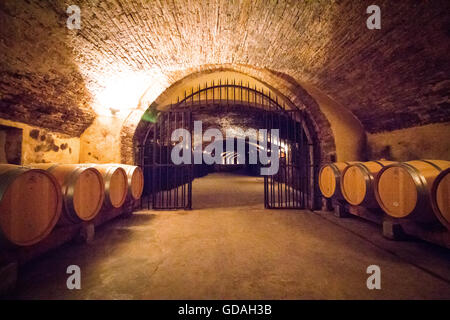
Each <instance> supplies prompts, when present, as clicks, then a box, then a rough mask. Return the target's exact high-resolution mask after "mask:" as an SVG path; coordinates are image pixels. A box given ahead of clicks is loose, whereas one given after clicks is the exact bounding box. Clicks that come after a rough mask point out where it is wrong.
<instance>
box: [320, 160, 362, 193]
mask: <svg viewBox="0 0 450 320" xmlns="http://www.w3.org/2000/svg"><path fill="white" fill-rule="evenodd" d="M353 163H355V162H334V163H330V164H327V165H325V166H323V167H322V168H321V169H320V172H319V188H320V191H321V192H322V194H323V196H324V197H325V198H337V199H342V198H343V196H342V193H341V188H340V184H341V174H342V172H343V171H344V169H345V168H346V167H348V166H349V165H351V164H353Z"/></svg>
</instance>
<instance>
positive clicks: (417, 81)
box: [0, 0, 450, 135]
mask: <svg viewBox="0 0 450 320" xmlns="http://www.w3.org/2000/svg"><path fill="white" fill-rule="evenodd" d="M372 2H374V1H352V0H342V1H337V0H336V1H332V0H330V1H328V0H326V1H325V0H323V1H322V0H317V1H306V0H305V1H297V0H293V1H265V0H261V1H245V0H243V1H228V0H218V1H212V0H211V1H210V0H205V1H197V0H195V1H194V0H174V1H168V0H167V1H166V0H164V1H143V0H127V1H125V0H114V1H113V0H110V1H100V0H98V1H96V0H89V1H88V0H83V1H48V2H47V1H39V0H29V1H26V2H25V1H23V0H4V1H2V2H1V3H0V21H1V22H0V58H1V59H0V63H1V76H0V89H1V91H0V93H1V96H0V117H5V118H14V119H16V120H21V121H24V122H29V123H35V124H41V125H42V126H45V127H49V128H53V129H55V130H62V131H65V132H67V133H70V134H73V135H79V134H80V133H81V132H82V131H83V130H84V129H85V128H86V127H87V126H88V125H89V124H90V123H91V122H92V119H93V117H94V115H95V113H94V110H95V111H96V112H97V113H98V111H99V110H101V109H102V108H106V109H107V108H109V107H110V106H109V105H108V104H110V103H112V102H110V101H108V100H102V94H103V93H104V92H105V90H106V89H107V87H108V85H110V84H111V81H113V82H114V81H115V79H121V78H122V79H125V78H126V76H128V75H132V76H136V79H137V81H138V82H137V83H138V84H139V85H142V86H143V87H145V86H146V87H148V86H151V85H153V88H154V90H155V97H156V96H157V94H159V93H161V92H162V91H163V90H164V89H165V88H167V87H168V86H170V85H171V84H172V83H174V82H175V81H177V80H179V79H180V77H179V74H180V73H182V72H183V70H185V69H192V68H196V67H199V66H202V65H215V64H216V65H221V64H231V65H236V66H239V65H249V66H254V67H257V68H267V69H269V70H272V71H274V72H278V73H282V74H286V75H288V76H290V77H292V78H294V79H296V80H297V81H299V82H308V83H310V84H312V85H314V86H316V87H318V88H319V89H321V90H322V91H323V92H325V93H327V94H328V95H329V96H331V97H333V98H334V99H335V100H336V101H338V102H339V103H341V104H342V105H344V106H346V107H348V108H349V109H350V110H352V112H353V113H354V114H355V115H356V116H357V117H358V118H359V119H360V120H361V122H362V123H363V125H364V127H365V128H366V130H367V131H368V132H378V131H383V130H392V129H396V128H402V127H410V126H415V125H420V124H426V123H433V122H444V121H449V120H450V105H449V98H448V93H449V92H450V80H449V75H450V62H449V59H448V52H450V41H449V36H450V31H449V30H450V22H449V13H450V2H449V1H447V0H430V1H417V0H405V1H381V0H380V1H375V2H376V4H378V5H379V6H380V7H381V13H382V29H381V30H373V31H371V30H368V29H367V28H366V24H365V23H366V18H367V14H366V13H365V10H366V7H367V6H368V5H370V4H373V3H372ZM375 2H374V3H375ZM72 4H77V5H79V6H80V8H81V10H82V29H81V30H79V31H71V30H68V29H67V28H65V23H66V18H67V16H68V15H67V14H66V12H65V10H66V8H67V6H69V5H72ZM117 81H119V80H117ZM137 87H138V86H137V85H136V86H134V89H136V90H137V89H138V88H137ZM119 88H120V86H119ZM135 95H138V94H137V93H136V94H135ZM124 97H127V96H126V92H124ZM134 98H135V100H136V101H138V99H139V96H136V97H134ZM130 101H131V102H130V104H133V103H134V100H133V99H130ZM132 107H133V106H131V108H132Z"/></svg>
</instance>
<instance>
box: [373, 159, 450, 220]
mask: <svg viewBox="0 0 450 320" xmlns="http://www.w3.org/2000/svg"><path fill="white" fill-rule="evenodd" d="M449 167H450V161H445V160H414V161H408V162H403V163H396V164H392V165H389V166H387V167H384V168H383V169H381V171H380V172H379V174H378V177H377V179H376V182H375V197H376V199H377V201H378V203H379V205H380V207H381V208H382V209H383V210H384V211H385V212H386V213H387V214H388V215H390V216H392V217H395V218H411V219H414V220H418V221H422V222H432V221H436V220H437V219H436V216H435V215H434V214H433V210H432V208H431V187H432V185H433V182H434V181H435V179H436V177H437V176H438V175H439V173H440V172H441V171H442V170H444V169H446V168H449Z"/></svg>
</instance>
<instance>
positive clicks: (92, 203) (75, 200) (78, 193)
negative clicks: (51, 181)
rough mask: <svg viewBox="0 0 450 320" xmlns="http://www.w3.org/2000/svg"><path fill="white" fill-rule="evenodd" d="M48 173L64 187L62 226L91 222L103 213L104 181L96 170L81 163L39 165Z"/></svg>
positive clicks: (62, 189)
mask: <svg viewBox="0 0 450 320" xmlns="http://www.w3.org/2000/svg"><path fill="white" fill-rule="evenodd" d="M33 167H34V168H40V169H43V170H47V172H49V173H51V174H52V175H53V176H54V177H55V178H56V180H57V181H58V182H59V184H60V186H61V193H62V195H63V200H64V201H63V203H64V205H63V211H62V215H61V219H60V220H59V222H58V224H59V225H65V224H74V223H80V222H83V221H85V222H87V221H91V220H92V219H94V218H95V217H96V216H97V214H98V213H99V211H100V209H101V207H102V204H103V200H104V197H105V196H104V194H105V187H104V182H103V178H102V176H101V174H100V172H99V171H98V170H97V169H95V168H87V167H83V166H81V165H79V164H54V163H50V164H36V165H33Z"/></svg>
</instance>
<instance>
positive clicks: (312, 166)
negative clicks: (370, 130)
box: [136, 80, 320, 209]
mask: <svg viewBox="0 0 450 320" xmlns="http://www.w3.org/2000/svg"><path fill="white" fill-rule="evenodd" d="M286 102H287V103H286ZM140 126H141V129H140V131H141V132H145V133H144V134H143V135H142V137H141V138H140V139H139V140H138V141H136V154H137V157H136V159H139V160H138V164H139V165H140V166H141V167H142V168H143V170H144V175H145V177H146V179H145V181H147V184H146V186H145V191H144V197H143V204H142V205H143V206H144V207H147V208H150V207H152V208H153V209H191V208H192V192H193V190H192V181H193V180H194V179H195V178H199V177H202V176H204V175H207V174H208V173H210V172H215V171H225V172H226V171H234V170H238V169H241V171H243V172H245V173H246V174H249V175H255V174H256V175H258V176H262V177H264V206H265V207H266V208H292V209H304V208H310V209H313V208H314V206H315V205H316V203H317V201H318V200H317V194H316V192H315V188H316V187H315V186H316V185H317V184H316V183H315V181H316V178H317V167H318V162H319V159H318V158H319V157H318V154H319V153H320V152H319V146H318V144H317V143H316V142H315V141H316V140H315V133H314V131H313V130H311V128H310V126H311V124H310V122H309V119H308V118H307V116H306V115H305V112H303V111H301V110H298V109H296V108H295V106H293V105H292V104H291V103H289V101H286V99H285V98H284V97H282V99H281V98H280V99H279V97H278V96H277V95H276V94H274V93H273V92H271V91H266V92H264V89H262V88H261V89H258V88H257V87H250V85H249V84H247V85H244V84H243V83H242V82H241V83H236V81H233V82H228V80H227V81H226V82H224V83H222V81H219V82H218V83H217V84H215V83H214V82H212V83H211V84H210V85H209V86H208V83H206V85H205V86H204V87H203V88H202V87H201V86H198V89H197V90H196V91H194V90H193V88H192V89H191V93H190V94H187V93H186V92H185V93H184V97H183V98H182V99H180V98H178V99H177V102H176V103H175V104H171V105H170V106H165V107H162V108H161V109H160V110H158V109H157V108H155V107H154V106H153V107H152V106H151V107H150V108H149V109H147V111H146V112H145V113H144V116H143V117H142V120H141V123H140ZM198 126H200V127H198ZM142 127H145V130H142ZM180 128H182V129H184V130H186V133H184V136H182V137H179V138H180V139H178V137H175V138H176V139H175V140H174V136H173V134H174V131H175V130H177V129H180ZM211 130H213V131H211ZM210 132H216V133H217V134H218V136H214V137H210V136H208V137H206V138H205V134H206V135H208V133H209V135H210ZM177 139H178V140H177ZM216 140H219V142H218V143H217V144H216ZM178 143H183V144H184V145H183V146H182V148H181V150H182V152H181V153H183V158H184V160H183V162H182V163H179V162H178V163H177V161H175V160H174V159H173V157H174V154H178V153H179V152H178V151H176V150H174V149H175V148H177V147H176V145H177V144H178ZM185 150H189V151H190V155H189V156H188V158H185V155H184V152H185ZM239 150H240V152H238V151H239ZM205 157H206V158H207V160H206V159H205ZM269 157H270V159H269ZM263 158H264V159H266V160H265V161H266V162H263V161H262V159H263ZM186 159H187V161H186ZM197 159H200V160H199V161H197ZM212 162H213V163H212ZM264 172H266V173H264ZM194 192H195V191H194Z"/></svg>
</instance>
